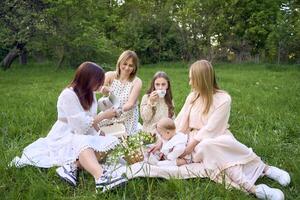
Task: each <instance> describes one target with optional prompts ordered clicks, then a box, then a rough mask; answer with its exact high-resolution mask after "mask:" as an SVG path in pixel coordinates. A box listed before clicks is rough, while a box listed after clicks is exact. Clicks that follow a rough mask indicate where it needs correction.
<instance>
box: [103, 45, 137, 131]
mask: <svg viewBox="0 0 300 200" xmlns="http://www.w3.org/2000/svg"><path fill="white" fill-rule="evenodd" d="M138 64H139V61H138V57H137V55H136V53H135V52H134V51H130V50H127V51H124V52H123V53H122V54H121V55H120V57H119V59H118V62H117V67H116V71H110V72H107V73H106V74H105V82H104V87H103V88H102V91H101V92H102V93H103V94H106V95H108V94H109V93H112V94H114V95H115V96H116V97H118V99H119V101H120V108H121V112H120V113H121V116H118V119H116V121H117V122H118V121H120V122H123V123H124V125H125V128H126V132H127V134H129V135H132V134H135V133H137V132H138V120H139V111H138V96H139V94H140V91H141V89H142V81H141V79H140V78H138V77H137V76H136V74H137V70H138ZM120 113H119V112H118V114H120ZM111 123H113V121H112V120H106V121H103V123H101V124H100V126H105V125H108V124H111Z"/></svg>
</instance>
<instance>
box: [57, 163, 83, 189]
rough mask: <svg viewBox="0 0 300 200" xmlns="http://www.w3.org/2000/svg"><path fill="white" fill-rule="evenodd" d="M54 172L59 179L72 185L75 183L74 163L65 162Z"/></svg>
mask: <svg viewBox="0 0 300 200" xmlns="http://www.w3.org/2000/svg"><path fill="white" fill-rule="evenodd" d="M56 173H57V174H58V175H59V177H60V178H61V179H63V180H64V181H66V182H68V183H69V184H70V185H72V186H76V185H77V173H78V170H77V167H76V166H75V165H74V164H65V165H64V166H62V167H59V168H57V169H56Z"/></svg>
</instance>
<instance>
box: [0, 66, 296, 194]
mask: <svg viewBox="0 0 300 200" xmlns="http://www.w3.org/2000/svg"><path fill="white" fill-rule="evenodd" d="M215 68H216V73H217V77H218V82H219V85H220V86H221V88H223V89H225V90H226V91H228V92H229V94H230V95H231V97H232V108H231V118H230V125H231V127H230V130H231V132H232V133H233V134H234V135H235V136H236V138H237V139H238V140H239V141H241V142H242V143H244V144H246V145H247V146H249V147H252V148H253V150H254V151H255V152H256V153H257V154H258V155H259V156H261V158H262V159H263V160H264V161H265V162H266V163H269V164H271V165H275V166H278V167H281V168H284V169H286V170H287V171H289V172H290V175H291V177H292V182H291V184H290V186H288V187H286V188H283V187H281V186H280V185H279V184H277V183H275V182H274V181H270V180H269V179H267V178H262V179H260V180H259V181H258V183H266V184H268V185H269V186H271V187H277V188H280V189H282V190H283V191H284V193H285V196H286V199H300V66H273V65H254V64H243V65H233V64H219V65H216V66H215ZM158 70H164V71H166V72H167V73H168V74H169V76H170V77H171V80H172V89H173V96H174V102H175V105H176V113H178V112H179V110H180V108H181V106H182V105H183V103H184V101H185V97H186V96H187V94H188V93H189V91H190V89H189V86H188V68H187V64H184V63H161V64H155V65H144V66H142V67H141V69H140V70H139V77H140V78H141V79H142V80H143V91H142V94H144V92H145V91H146V89H147V88H148V86H149V84H150V80H151V78H152V76H153V74H154V73H155V72H156V71H158ZM73 73H74V70H72V69H62V70H58V71H56V70H55V67H53V68H51V64H46V65H38V64H33V65H28V66H25V67H21V66H13V68H12V69H10V70H8V71H6V72H3V71H0V158H1V159H0V194H1V197H0V199H81V200H82V199H107V198H109V199H214V200H217V199H218V200H223V199H255V198H254V196H252V195H247V194H245V193H243V192H241V191H239V190H236V189H231V190H226V189H225V187H224V186H223V185H221V184H216V183H214V182H211V181H210V180H208V179H190V180H169V181H167V180H163V179H155V178H138V179H134V180H131V181H129V183H128V184H127V185H126V187H122V188H119V189H117V190H114V191H112V192H108V193H105V194H96V193H95V186H94V180H93V178H92V177H91V176H90V175H88V174H87V173H86V172H81V173H80V176H79V178H80V182H79V184H78V187H77V188H72V187H70V186H68V185H67V184H66V183H64V182H62V181H61V180H60V179H59V178H58V176H57V175H56V173H55V168H51V169H38V168H34V167H24V168H21V169H16V168H8V167H7V165H8V163H9V162H10V161H11V159H12V158H13V157H14V156H16V155H19V156H20V155H21V152H22V149H23V148H24V147H26V146H27V145H28V144H30V143H31V142H33V141H34V140H36V139H38V138H39V137H44V136H46V135H47V133H48V131H49V130H50V128H51V126H52V125H53V123H54V122H55V121H56V118H57V112H56V101H57V97H58V95H59V93H60V92H61V90H62V89H63V88H64V87H65V86H66V85H67V84H68V83H69V81H70V80H71V78H72V76H73ZM142 94H141V96H142ZM141 96H140V97H141Z"/></svg>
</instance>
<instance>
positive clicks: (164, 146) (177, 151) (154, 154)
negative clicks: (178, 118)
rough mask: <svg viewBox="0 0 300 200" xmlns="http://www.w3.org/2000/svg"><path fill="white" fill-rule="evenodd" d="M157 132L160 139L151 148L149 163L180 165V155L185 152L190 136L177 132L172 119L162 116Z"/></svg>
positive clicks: (157, 125)
mask: <svg viewBox="0 0 300 200" xmlns="http://www.w3.org/2000/svg"><path fill="white" fill-rule="evenodd" d="M156 132H157V134H158V136H160V141H159V142H158V143H157V145H155V146H154V147H152V148H151V149H150V150H149V157H148V160H147V161H148V163H149V164H152V165H158V166H163V165H172V166H176V165H177V166H178V165H180V164H179V163H178V162H177V159H178V157H179V156H180V155H181V154H182V153H183V152H184V150H185V147H186V144H187V140H188V137H187V135H186V134H184V133H181V132H177V133H176V126H175V123H174V121H173V120H172V119H170V118H162V119H160V120H159V121H158V122H157V124H156Z"/></svg>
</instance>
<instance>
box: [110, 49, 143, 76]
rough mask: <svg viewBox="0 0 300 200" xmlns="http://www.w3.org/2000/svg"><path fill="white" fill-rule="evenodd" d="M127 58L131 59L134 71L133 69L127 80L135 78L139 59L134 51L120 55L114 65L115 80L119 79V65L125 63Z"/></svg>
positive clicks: (127, 51)
mask: <svg viewBox="0 0 300 200" xmlns="http://www.w3.org/2000/svg"><path fill="white" fill-rule="evenodd" d="M129 58H132V62H133V65H134V69H133V71H132V72H131V74H130V76H129V80H130V81H132V80H133V79H134V78H135V76H136V73H137V70H138V66H139V58H138V56H137V55H136V53H135V52H134V51H131V50H126V51H124V52H123V53H122V54H121V55H120V57H119V59H118V61H117V65H116V71H117V79H119V78H120V73H121V70H120V65H121V63H123V62H125V61H126V60H128V59H129Z"/></svg>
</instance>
